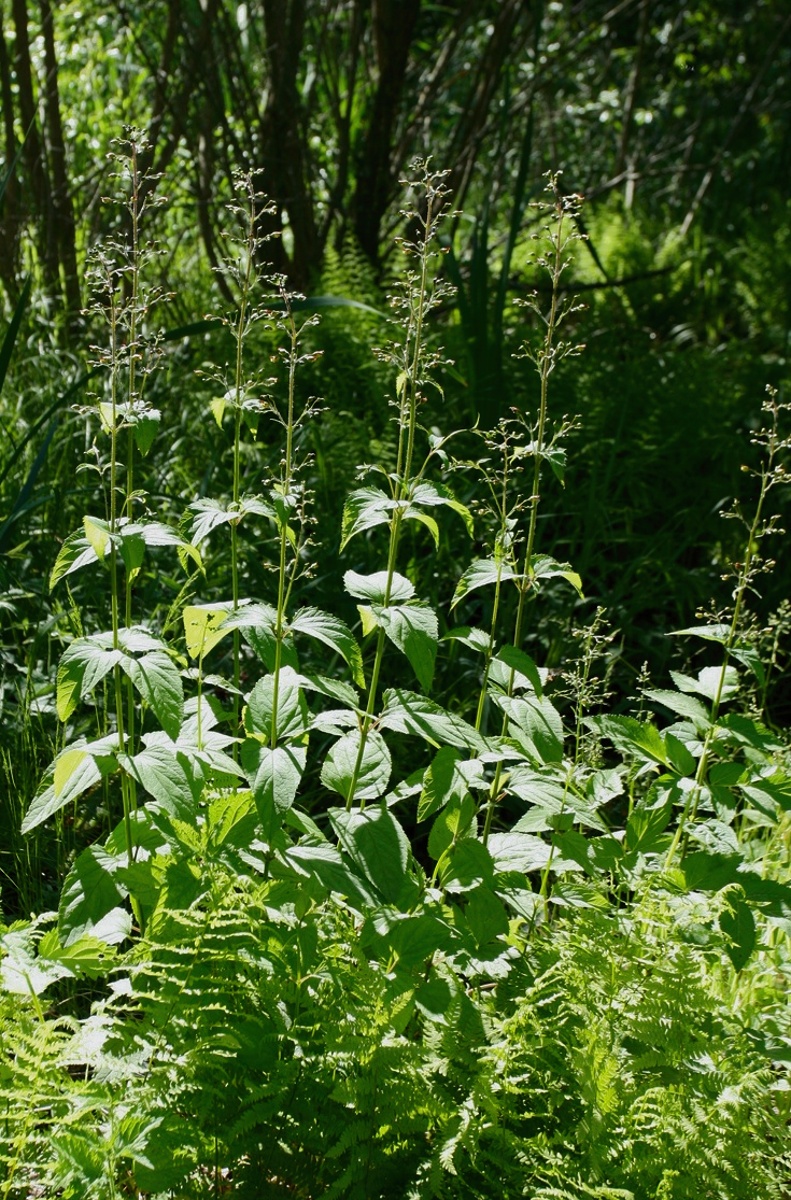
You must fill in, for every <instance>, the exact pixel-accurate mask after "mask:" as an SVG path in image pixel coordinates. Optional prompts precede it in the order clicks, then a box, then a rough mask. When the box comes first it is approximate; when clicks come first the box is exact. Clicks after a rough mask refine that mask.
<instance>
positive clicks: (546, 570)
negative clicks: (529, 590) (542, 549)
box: [530, 554, 584, 598]
mask: <svg viewBox="0 0 791 1200" xmlns="http://www.w3.org/2000/svg"><path fill="white" fill-rule="evenodd" d="M530 573H531V575H532V576H533V578H534V579H565V580H566V582H567V583H570V584H571V586H572V587H573V588H574V590H575V591H576V592H577V594H578V595H579V596H580V597H581V598H584V597H583V592H582V579H581V577H580V576H579V575H578V574H577V572H576V571H573V570H572V569H571V567H570V566H569V564H568V563H560V562H558V561H557V559H554V558H552V557H551V555H549V554H534V555H533V557H532V558H531V559H530Z"/></svg>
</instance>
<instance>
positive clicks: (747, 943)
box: [719, 888, 756, 971]
mask: <svg viewBox="0 0 791 1200" xmlns="http://www.w3.org/2000/svg"><path fill="white" fill-rule="evenodd" d="M719 920H720V929H721V930H722V932H723V933H724V934H725V936H726V938H727V939H728V941H727V944H726V946H725V952H726V954H727V955H728V958H729V959H730V960H731V962H732V963H733V966H734V969H735V970H736V971H741V970H743V969H744V967H745V966H746V965H747V962H748V960H749V958H750V956H751V954H752V952H753V950H754V949H755V941H756V937H755V917H754V916H753V911H752V909H751V907H750V905H749V904H748V902H747V900H746V898H745V896H744V892H743V891H742V890H741V889H740V888H739V889H733V890H732V891H729V892H728V893H727V904H726V907H725V908H724V909H723V910H722V912H721V913H720V918H719Z"/></svg>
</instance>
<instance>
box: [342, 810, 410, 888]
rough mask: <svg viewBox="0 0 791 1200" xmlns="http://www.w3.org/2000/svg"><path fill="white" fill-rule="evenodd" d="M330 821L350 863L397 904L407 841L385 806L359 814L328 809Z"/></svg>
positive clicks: (404, 871) (358, 812) (404, 865)
mask: <svg viewBox="0 0 791 1200" xmlns="http://www.w3.org/2000/svg"><path fill="white" fill-rule="evenodd" d="M329 818H330V821H331V822H332V827H333V829H334V830H335V833H336V834H337V836H338V841H339V842H340V845H341V847H342V848H343V850H344V851H345V852H346V853H347V854H348V855H349V858H351V860H352V862H354V863H355V865H356V866H357V867H359V868H360V870H361V871H363V873H364V874H365V877H366V878H367V879H368V881H369V882H370V883H372V884H373V886H374V887H375V888H376V889H377V891H378V892H379V893H380V895H381V896H382V897H383V898H384V900H385V901H386V902H388V903H390V904H394V903H396V901H397V900H398V897H399V895H400V893H401V890H402V887H403V884H404V879H405V877H406V869H407V862H408V859H409V839H408V838H407V836H406V834H405V833H404V830H403V829H402V828H401V826H400V825H399V823H398V821H397V820H396V818H395V817H394V816H393V814H392V812H391V811H390V809H389V808H388V807H387V805H386V804H385V803H384V802H382V803H381V804H377V805H374V806H371V807H368V808H366V809H364V810H363V811H362V812H360V811H359V810H357V811H352V812H346V811H345V810H344V809H338V808H331V809H330V810H329Z"/></svg>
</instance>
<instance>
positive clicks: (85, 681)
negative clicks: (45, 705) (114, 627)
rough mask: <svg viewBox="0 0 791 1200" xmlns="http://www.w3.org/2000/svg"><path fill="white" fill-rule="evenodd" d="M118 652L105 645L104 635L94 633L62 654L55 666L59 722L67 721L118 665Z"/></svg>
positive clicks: (120, 655) (106, 642) (106, 641)
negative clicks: (81, 702) (82, 701)
mask: <svg viewBox="0 0 791 1200" xmlns="http://www.w3.org/2000/svg"><path fill="white" fill-rule="evenodd" d="M122 658H123V655H122V654H121V651H120V650H114V649H113V648H112V639H111V638H110V640H109V644H108V638H107V636H104V635H101V634H94V635H92V636H91V637H87V638H77V640H76V641H74V642H72V643H71V645H70V646H69V647H68V648H67V649H66V650H65V651H64V653H63V655H62V656H61V660H60V662H59V664H58V679H57V690H56V707H57V713H58V717H59V719H60V720H61V721H68V719H69V717H70V716H71V714H72V713H73V712H74V710H75V708H76V707H77V702H78V700H82V699H83V698H84V697H85V696H87V695H89V693H90V692H92V691H93V690H94V688H95V687H96V686H97V684H99V683H101V681H102V680H103V679H104V677H105V675H107V674H109V672H110V671H112V669H113V667H115V666H116V665H118V664H119V663H120V662H121V659H122Z"/></svg>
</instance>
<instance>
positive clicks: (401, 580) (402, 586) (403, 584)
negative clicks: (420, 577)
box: [343, 571, 415, 604]
mask: <svg viewBox="0 0 791 1200" xmlns="http://www.w3.org/2000/svg"><path fill="white" fill-rule="evenodd" d="M388 579H390V595H389V596H388V595H387V581H388ZM343 585H344V587H345V588H346V591H347V592H348V593H349V595H350V596H354V597H355V599H357V600H368V601H370V602H371V603H372V604H402V603H403V602H404V601H405V600H411V599H412V597H413V596H414V594H415V588H414V586H413V584H411V583H410V582H409V580H408V579H407V578H406V577H405V576H404V575H399V574H398V572H397V571H394V572H393V573H392V575H391V576H390V575H388V573H387V571H377V572H376V573H375V574H373V575H358V574H357V572H356V571H347V572H346V574H345V575H344V577H343Z"/></svg>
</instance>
